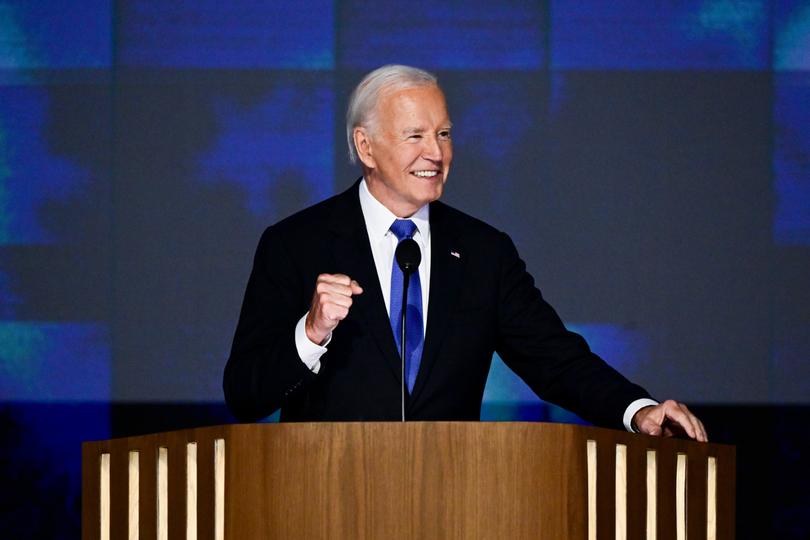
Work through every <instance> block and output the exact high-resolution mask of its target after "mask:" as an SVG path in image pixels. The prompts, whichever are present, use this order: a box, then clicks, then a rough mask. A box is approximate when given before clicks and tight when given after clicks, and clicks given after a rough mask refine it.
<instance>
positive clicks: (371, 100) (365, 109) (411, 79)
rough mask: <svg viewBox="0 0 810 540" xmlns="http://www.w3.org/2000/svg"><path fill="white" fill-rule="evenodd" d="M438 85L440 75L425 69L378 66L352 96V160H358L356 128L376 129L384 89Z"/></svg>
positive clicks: (349, 133)
mask: <svg viewBox="0 0 810 540" xmlns="http://www.w3.org/2000/svg"><path fill="white" fill-rule="evenodd" d="M432 85H435V86H438V82H437V79H436V76H435V75H433V74H432V73H429V72H427V71H425V70H423V69H418V68H415V67H410V66H402V65H397V64H389V65H387V66H383V67H381V68H377V69H375V70H374V71H372V72H371V73H369V74H368V75H366V76H365V77H363V80H362V81H360V84H358V85H357V87H356V88H355V89H354V91H353V92H352V95H351V97H350V98H349V106H348V108H347V109H346V139H347V140H348V143H349V161H351V162H352V163H356V162H357V151H356V150H355V148H354V133H353V132H354V128H356V127H364V128H366V129H369V130H372V129H374V123H375V120H376V114H377V105H378V103H379V101H380V96H381V95H382V94H383V91H386V92H388V91H397V90H405V89H407V88H414V87H417V86H432Z"/></svg>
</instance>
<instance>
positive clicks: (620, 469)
mask: <svg viewBox="0 0 810 540" xmlns="http://www.w3.org/2000/svg"><path fill="white" fill-rule="evenodd" d="M616 540H627V446H626V445H624V444H617V445H616Z"/></svg>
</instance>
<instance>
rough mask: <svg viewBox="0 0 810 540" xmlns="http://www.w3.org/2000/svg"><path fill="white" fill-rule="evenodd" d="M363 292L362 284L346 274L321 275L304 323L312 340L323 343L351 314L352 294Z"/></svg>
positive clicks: (316, 283) (319, 343)
mask: <svg viewBox="0 0 810 540" xmlns="http://www.w3.org/2000/svg"><path fill="white" fill-rule="evenodd" d="M362 292H363V288H362V287H360V284H359V283H357V282H356V281H355V280H353V279H352V278H350V277H349V276H346V275H344V274H321V275H319V276H318V279H317V281H316V282H315V292H314V293H313V294H312V305H311V306H310V308H309V314H307V320H306V323H305V325H304V328H305V329H306V332H307V337H308V338H309V339H310V341H312V342H313V343H317V344H318V345H323V344H324V343H325V342H326V340H327V338H328V337H329V335H330V334H331V333H332V330H334V329H335V328H337V325H338V324H339V323H340V321H342V320H343V319H345V318H346V315H348V314H349V308H350V307H352V295H355V294H361V293H362Z"/></svg>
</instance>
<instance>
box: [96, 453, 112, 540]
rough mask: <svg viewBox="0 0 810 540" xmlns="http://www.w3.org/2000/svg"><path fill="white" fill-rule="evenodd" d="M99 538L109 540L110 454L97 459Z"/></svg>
mask: <svg viewBox="0 0 810 540" xmlns="http://www.w3.org/2000/svg"><path fill="white" fill-rule="evenodd" d="M98 491H99V538H101V540H110V454H108V453H104V454H101V456H100V457H99V490H98Z"/></svg>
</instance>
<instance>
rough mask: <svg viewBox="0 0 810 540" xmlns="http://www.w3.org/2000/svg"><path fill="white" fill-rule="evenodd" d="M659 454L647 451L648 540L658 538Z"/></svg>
mask: <svg viewBox="0 0 810 540" xmlns="http://www.w3.org/2000/svg"><path fill="white" fill-rule="evenodd" d="M657 497H658V454H656V453H655V450H647V540H656V537H657V536H658V499H657Z"/></svg>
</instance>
